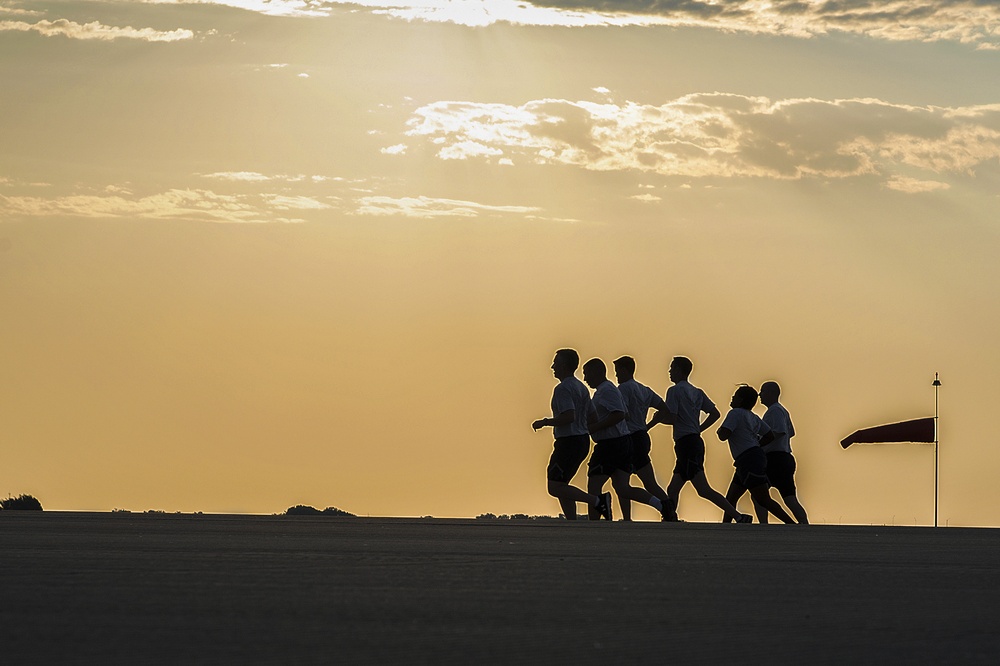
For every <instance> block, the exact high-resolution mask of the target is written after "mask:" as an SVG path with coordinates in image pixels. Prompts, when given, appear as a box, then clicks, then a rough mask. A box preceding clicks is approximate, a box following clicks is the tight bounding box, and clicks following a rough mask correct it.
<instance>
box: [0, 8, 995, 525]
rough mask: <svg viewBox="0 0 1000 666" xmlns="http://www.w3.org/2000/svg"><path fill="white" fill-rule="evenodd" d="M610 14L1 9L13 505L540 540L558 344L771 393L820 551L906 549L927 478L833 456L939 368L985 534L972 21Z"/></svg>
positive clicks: (718, 392)
mask: <svg viewBox="0 0 1000 666" xmlns="http://www.w3.org/2000/svg"><path fill="white" fill-rule="evenodd" d="M608 6H609V4H608V3H604V2H596V1H595V2H589V1H588V0H575V1H574V2H563V1H561V0H547V1H545V2H539V3H528V2H511V1H508V0H482V1H477V0H467V1H465V2H451V3H448V2H444V1H443V0H413V1H409V0H407V1H401V2H383V1H381V0H358V1H357V2H353V3H349V2H338V1H325V0H271V1H270V2H265V1H263V0H216V1H213V0H198V1H195V0H149V1H143V2H134V1H129V0H106V1H104V2H89V1H85V0H52V1H32V2H24V1H16V0H0V85H2V86H3V88H4V90H5V95H4V96H3V98H2V99H0V109H2V117H3V121H2V122H0V131H2V138H3V143H2V145H3V148H2V149H0V371H2V373H3V374H2V379H0V405H2V407H0V442H2V445H0V494H4V495H6V494H8V493H12V494H20V493H28V494H31V495H34V496H35V497H37V498H38V499H39V500H41V502H42V504H43V506H44V507H45V508H46V509H47V510H96V511H110V510H111V509H113V508H123V509H130V510H133V511H142V510H149V509H154V510H164V511H168V512H173V511H183V512H191V511H203V512H210V513H228V512H247V513H275V512H280V511H283V510H284V509H285V508H287V507H289V506H293V505H295V504H308V505H312V506H315V507H317V508H320V509H322V508H324V507H326V506H335V507H337V508H340V509H343V510H345V511H349V512H351V513H354V514H358V515H375V516H424V515H432V516H438V517H475V516H477V515H479V514H483V513H495V514H513V513H525V514H530V515H556V514H558V512H559V509H558V505H557V503H556V501H555V500H554V499H553V498H551V497H549V496H548V495H547V494H546V493H545V477H544V473H545V464H546V460H547V458H548V455H549V452H550V450H551V433H550V431H548V430H546V431H542V432H539V433H534V432H532V430H531V426H530V424H531V422H532V421H533V420H534V419H537V418H541V417H543V416H547V415H548V408H549V398H550V396H551V390H552V387H553V385H554V379H553V377H552V374H551V372H550V370H549V365H550V363H551V360H552V353H553V352H554V350H555V349H557V348H560V347H574V348H576V349H577V350H578V351H579V352H580V355H581V358H582V359H584V360H586V359H587V358H590V357H594V356H598V357H601V358H603V359H604V360H605V362H608V363H610V361H612V360H613V359H614V358H617V357H618V356H621V355H623V354H628V355H631V356H633V357H634V358H635V359H636V361H637V364H638V369H637V372H636V378H637V379H638V380H639V381H641V382H643V383H645V384H647V385H649V386H651V387H652V388H653V389H654V390H656V391H657V392H658V393H659V394H660V395H663V393H664V391H665V390H666V388H667V386H668V385H669V382H668V379H667V372H666V370H667V364H668V362H669V360H670V358H671V357H672V356H674V355H686V356H689V357H690V358H691V359H692V360H693V361H694V365H695V367H694V372H693V374H692V377H691V379H692V382H693V383H695V384H696V385H698V386H701V387H702V388H704V389H705V390H706V392H707V393H708V394H709V396H710V397H711V398H712V399H713V400H714V401H715V402H716V404H717V405H719V407H720V409H722V410H723V412H725V407H726V406H727V405H728V403H729V398H730V396H731V395H732V392H733V390H734V388H735V386H736V385H738V384H739V383H742V382H746V383H750V384H753V385H755V386H759V385H760V383H761V382H763V381H765V380H776V381H778V382H779V383H780V384H781V386H782V389H783V393H782V402H783V403H784V404H785V405H786V406H787V407H788V409H789V411H790V413H791V416H792V419H793V421H794V423H795V427H796V431H797V433H798V434H797V436H796V437H795V439H794V440H793V441H792V446H793V449H794V451H795V454H796V458H797V460H798V464H799V472H798V475H797V481H798V485H799V489H800V497H801V499H802V502H803V504H804V505H805V507H806V509H807V510H808V511H809V515H810V518H811V520H813V521H814V522H817V523H823V522H826V523H844V524H868V523H875V524H897V525H900V524H913V523H914V522H916V523H918V524H923V525H927V524H931V523H932V522H933V507H934V504H933V485H934V460H933V449H932V447H931V446H929V445H916V444H899V445H884V446H865V447H858V446H854V447H851V448H850V449H848V450H846V451H845V450H842V449H841V447H840V445H839V441H840V439H841V438H843V437H844V436H846V435H847V434H849V433H851V432H852V431H854V430H856V429H858V428H863V427H868V426H873V425H878V424H882V423H889V422H893V421H898V420H905V419H911V418H918V417H923V416H932V415H933V414H934V391H933V389H932V387H931V381H932V380H933V379H934V373H935V372H939V373H940V377H941V381H942V383H943V386H942V388H941V392H940V416H941V419H940V439H941V448H940V463H941V467H940V475H941V476H940V480H941V488H940V501H941V504H940V513H939V520H940V524H941V525H946V524H949V525H990V526H995V525H1000V515H998V512H997V510H996V508H995V507H997V506H1000V489H997V487H996V484H995V483H993V480H992V477H993V475H994V470H995V469H996V468H997V465H998V463H1000V452H998V451H997V448H996V447H995V446H993V445H992V438H993V437H994V435H995V430H996V429H995V428H994V427H993V426H992V425H991V414H992V408H991V405H992V404H994V403H996V402H997V400H998V398H1000V387H998V386H997V385H996V382H994V381H993V378H992V377H991V376H990V375H989V372H990V369H991V368H995V367H997V366H998V362H1000V348H998V344H997V340H998V339H1000V310H998V307H997V302H998V296H1000V263H998V262H997V261H996V258H995V254H996V248H997V247H998V238H997V236H998V231H1000V229H998V225H997V220H998V213H1000V76H997V74H998V73H1000V36H998V35H1000V8H996V7H994V6H991V5H988V4H982V3H977V2H974V1H972V0H969V1H961V2H947V3H945V2H941V1H939V0H912V1H899V2H887V3H881V4H880V5H879V6H878V7H875V6H874V5H873V6H868V5H863V4H862V5H858V4H857V3H842V2H816V1H809V2H791V1H790V0H773V1H771V2H763V3H756V2H754V3H751V2H742V1H740V0H724V1H722V2H715V3H708V2H704V3H702V2H683V3H682V2H661V3H646V2H630V1H626V2H621V3H615V4H614V6H615V7H616V8H617V10H618V11H615V12H610V11H608V9H607V8H608ZM758 411H760V409H759V407H758ZM651 434H652V440H653V462H654V465H655V466H656V468H657V472H658V476H659V478H660V480H661V481H662V482H664V483H665V482H666V480H667V479H668V477H669V473H670V469H671V468H672V465H673V453H672V451H671V448H670V430H669V428H667V427H665V426H659V427H657V428H656V429H654V430H653V431H652V433H651ZM706 445H707V448H708V461H707V472H708V477H709V480H710V481H711V483H712V484H713V485H714V486H715V487H716V488H718V489H723V490H724V489H725V487H726V485H727V484H728V482H729V479H730V477H731V474H732V462H731V459H730V457H729V452H728V449H727V447H726V445H725V444H724V443H721V442H719V441H718V440H717V438H716V437H715V429H714V428H713V429H711V430H710V431H709V432H708V433H707V437H706ZM578 482H579V477H578ZM634 516H635V518H636V519H640V520H653V519H655V518H656V517H657V516H656V514H655V512H653V511H652V510H650V509H647V508H645V507H637V508H636V509H635V510H634ZM681 517H682V518H684V519H686V520H691V521H701V520H704V521H714V520H716V519H718V518H719V512H718V510H717V509H716V508H715V507H714V506H712V505H711V504H709V503H708V502H705V501H703V500H701V499H699V498H697V497H696V496H695V495H694V493H693V491H692V490H690V489H688V490H686V491H685V493H684V495H683V496H682V499H681Z"/></svg>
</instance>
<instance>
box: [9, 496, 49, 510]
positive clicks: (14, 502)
mask: <svg viewBox="0 0 1000 666" xmlns="http://www.w3.org/2000/svg"><path fill="white" fill-rule="evenodd" d="M0 509H7V510H13V511H41V510H42V503H41V502H39V501H38V500H37V499H35V498H34V497H32V496H31V495H18V496H17V497H8V498H7V499H4V500H0Z"/></svg>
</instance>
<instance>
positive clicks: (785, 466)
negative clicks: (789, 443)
mask: <svg viewBox="0 0 1000 666" xmlns="http://www.w3.org/2000/svg"><path fill="white" fill-rule="evenodd" d="M767 480H768V482H769V483H770V484H771V487H773V488H777V489H778V492H779V493H780V494H781V496H782V497H789V496H791V495H794V494H795V456H793V455H792V454H791V453H788V452H786V451H774V452H773V453H768V454H767Z"/></svg>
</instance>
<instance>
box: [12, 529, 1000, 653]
mask: <svg viewBox="0 0 1000 666" xmlns="http://www.w3.org/2000/svg"><path fill="white" fill-rule="evenodd" d="M0 546H2V551H0V553H2V558H3V561H2V567H0V654H2V658H3V661H4V663H10V664H43V663H63V664H80V663H93V664H107V663H117V664H158V663H162V664H177V663H186V664H187V663H205V664H218V663H274V664H290V663H291V664H294V663H340V664H369V663H370V664H394V663H406V664H431V663H455V664H466V663H474V664H477V665H482V664H513V663H535V662H542V661H548V662H550V663H553V664H598V663H601V664H625V663H633V664H639V663H647V662H649V663H662V664H691V663H740V664H759V663H764V662H768V663H777V664H800V663H811V664H816V663H819V664H843V663H852V662H853V663H855V664H857V663H865V664H869V663H883V662H888V663H907V664H915V663H916V664H921V663H922V664H941V663H982V664H995V663H998V662H1000V599H998V593H1000V568H998V552H1000V530H992V529H989V530H987V529H960V528H949V529H937V530H935V529H930V528H904V527H841V526H808V527H798V526H780V525H771V526H767V527H761V526H757V525H749V526H748V525H710V524H687V523H684V524H671V525H660V524H655V523H633V524H626V523H613V524H608V523H604V522H600V523H588V522H586V521H582V522H577V523H567V522H558V521H523V522H517V521H473V520H435V519H421V520H415V519H392V518H370V519H369V518H328V517H315V518H313V517H288V516H218V515H209V516H202V515H198V516H192V515H177V514H173V515H171V514H165V515H149V514H83V513H34V512H31V513H28V512H16V511H4V512H0Z"/></svg>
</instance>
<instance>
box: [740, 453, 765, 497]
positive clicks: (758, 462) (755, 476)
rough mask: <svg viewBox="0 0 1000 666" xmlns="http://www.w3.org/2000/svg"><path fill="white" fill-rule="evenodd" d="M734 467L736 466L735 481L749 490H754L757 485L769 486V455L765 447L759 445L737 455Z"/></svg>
mask: <svg viewBox="0 0 1000 666" xmlns="http://www.w3.org/2000/svg"><path fill="white" fill-rule="evenodd" d="M733 467H735V468H736V473H735V474H733V481H735V482H736V483H738V484H740V485H741V486H743V487H744V488H746V489H747V490H753V489H754V488H756V487H757V486H767V456H766V455H765V454H764V449H762V448H760V447H759V446H755V447H753V448H752V449H749V450H747V451H744V452H743V453H741V454H740V455H739V456H737V457H736V460H735V461H733Z"/></svg>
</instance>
